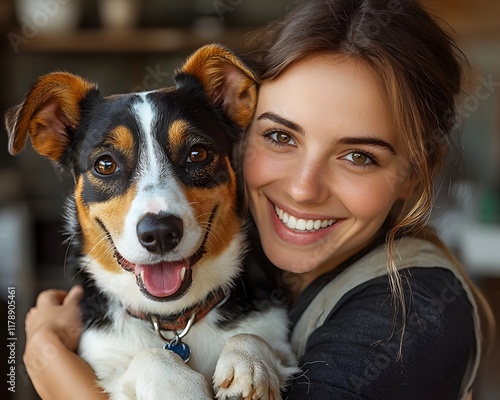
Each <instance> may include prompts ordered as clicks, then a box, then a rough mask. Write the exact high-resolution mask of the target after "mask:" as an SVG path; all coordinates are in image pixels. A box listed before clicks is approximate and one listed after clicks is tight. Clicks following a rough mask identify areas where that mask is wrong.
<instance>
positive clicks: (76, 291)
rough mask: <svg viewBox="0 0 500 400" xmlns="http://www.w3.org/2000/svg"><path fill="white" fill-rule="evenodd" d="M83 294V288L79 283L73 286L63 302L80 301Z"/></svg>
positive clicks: (74, 302) (73, 302)
mask: <svg viewBox="0 0 500 400" xmlns="http://www.w3.org/2000/svg"><path fill="white" fill-rule="evenodd" d="M82 296H83V288H82V287H81V286H80V285H75V286H73V287H72V288H71V289H70V291H69V292H68V294H67V296H66V297H65V298H64V300H63V304H76V305H78V304H79V303H80V300H81V299H82Z"/></svg>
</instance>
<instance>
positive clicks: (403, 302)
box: [25, 0, 491, 399]
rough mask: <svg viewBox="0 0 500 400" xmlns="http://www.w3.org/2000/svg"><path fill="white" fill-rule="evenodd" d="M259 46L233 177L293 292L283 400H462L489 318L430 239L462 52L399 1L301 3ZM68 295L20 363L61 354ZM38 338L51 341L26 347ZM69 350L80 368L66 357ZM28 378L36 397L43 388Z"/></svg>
mask: <svg viewBox="0 0 500 400" xmlns="http://www.w3.org/2000/svg"><path fill="white" fill-rule="evenodd" d="M259 40H260V42H261V43H262V45H258V46H257V47H256V48H257V50H256V51H255V52H254V53H253V54H254V55H255V56H256V58H257V62H258V65H259V70H260V76H261V85H260V89H259V100H258V105H257V110H256V113H255V116H254V119H253V122H252V124H251V126H250V128H249V130H248V132H247V135H246V138H245V140H244V141H243V162H242V173H243V177H244V180H245V183H246V187H245V189H246V194H247V197H248V203H249V207H250V211H251V213H252V217H253V220H254V222H255V226H256V228H257V231H258V234H259V236H260V241H261V244H262V247H263V250H264V252H265V254H266V256H267V257H268V258H269V260H270V261H271V262H272V263H273V264H274V265H275V266H277V267H278V269H279V270H280V271H281V274H280V278H281V279H280V282H281V283H282V285H283V287H284V288H285V289H286V290H287V291H288V292H289V293H290V319H291V322H292V334H291V341H292V345H293V347H294V349H295V351H296V352H297V354H298V355H299V358H300V367H301V369H302V374H301V375H300V376H297V377H296V378H295V379H294V380H293V382H291V385H290V386H289V387H288V388H287V391H286V394H285V395H284V397H285V398H288V399H362V398H363V399H367V398H369V399H422V398H425V399H459V398H464V397H465V396H467V393H469V392H470V388H471V385H472V383H473V379H474V376H475V373H476V370H477V366H478V363H479V358H480V353H481V350H482V336H483V334H482V333H481V332H484V334H486V333H487V332H488V329H489V328H488V324H489V321H491V317H490V314H489V308H488V306H487V304H486V303H485V302H484V300H483V298H482V297H481V295H480V293H479V292H478V290H477V289H476V288H475V287H474V285H473V284H472V282H471V281H470V279H468V278H467V276H466V275H465V273H464V272H463V270H462V268H461V267H460V265H459V264H458V262H457V261H456V259H455V258H454V257H453V256H452V255H451V253H450V252H449V251H448V250H447V249H446V248H445V247H444V245H443V244H442V243H441V242H440V241H439V239H438V238H437V236H436V235H435V233H434V231H433V230H432V229H431V228H430V227H429V226H427V220H428V216H429V213H430V210H431V207H432V200H433V196H432V186H433V182H434V179H435V177H436V175H437V173H438V171H439V167H440V166H441V164H442V163H443V162H444V161H445V155H446V150H447V144H448V140H449V139H448V138H449V136H450V135H451V134H452V133H453V132H452V130H453V128H454V125H455V116H454V101H455V97H456V96H457V95H458V94H459V92H460V83H461V82H460V81H461V67H460V53H459V52H458V51H457V49H456V47H455V45H454V43H453V41H452V40H451V38H450V37H449V36H448V35H447V34H446V33H445V32H443V31H442V30H441V28H439V27H438V25H437V24H436V23H435V22H434V20H433V19H432V18H431V17H430V16H429V15H428V14H426V13H425V12H424V11H423V10H422V9H421V7H420V6H419V5H418V4H417V3H416V2H413V1H409V0H405V1H401V2H399V1H397V0H394V1H387V0H384V1H382V0H329V1H326V0H322V1H320V0H318V1H308V2H305V3H304V4H303V5H302V6H299V7H298V8H297V9H296V10H295V11H294V12H292V13H291V14H290V15H289V16H288V17H287V18H286V19H285V20H284V21H282V22H279V23H277V24H275V25H274V26H272V27H270V28H268V29H267V30H266V34H262V35H259ZM78 296H79V294H78V292H77V291H73V292H70V294H69V295H68V297H66V299H65V300H62V299H63V298H64V295H63V294H61V293H60V292H49V293H43V294H42V295H41V297H40V300H39V303H37V307H36V309H35V311H34V313H32V315H30V316H28V318H27V336H28V345H27V348H26V353H25V360H26V361H27V364H28V362H29V360H30V359H33V357H35V355H36V351H37V350H36V348H39V346H40V344H46V343H47V341H48V340H49V339H50V340H53V341H55V343H57V345H58V346H59V347H60V348H61V349H62V350H61V351H64V349H65V348H64V346H63V345H62V344H61V337H62V336H64V335H62V334H61V332H62V331H65V330H64V329H62V330H61V326H67V324H68V323H69V322H70V321H73V319H74V318H75V317H74V316H75V315H76V314H77V312H76V304H77V300H78ZM68 299H69V300H68ZM61 311H62V312H65V313H67V314H66V315H67V316H66V317H65V316H64V315H61ZM51 312H55V313H57V314H58V316H57V319H56V318H52V319H51V318H50V317H45V315H46V314H47V313H51ZM33 314H34V315H33ZM37 324H41V325H42V326H44V327H45V328H44V329H41V331H42V332H48V333H46V334H38V333H37V334H36V335H35V334H34V333H33V332H35V330H34V328H33V326H35V325H37ZM480 325H482V326H483V327H482V330H481V326H480ZM58 333H59V335H58ZM72 337H73V339H74V337H75V336H74V335H73V336H72ZM76 337H77V335H76ZM35 344H36V346H35ZM67 348H68V349H69V350H70V351H68V353H69V354H70V355H69V357H74V355H72V354H73V353H71V351H72V350H74V349H75V348H76V342H75V341H74V340H73V341H70V342H68V343H67ZM65 362H66V361H62V364H63V365H64V363H65ZM74 362H75V363H80V362H81V360H74ZM85 367H86V366H85V365H83V366H82V368H85ZM86 373H87V374H88V375H86V376H90V377H91V376H92V373H91V371H88V369H87V370H86ZM32 379H33V380H34V383H35V386H36V387H37V388H38V390H39V391H40V393H43V390H45V387H46V386H47V385H48V383H44V382H43V379H42V377H33V376H32ZM82 379H83V378H82ZM85 379H86V378H85ZM45 382H47V381H45ZM52 395H54V394H52ZM89 396H90V394H89ZM94 398H96V397H94Z"/></svg>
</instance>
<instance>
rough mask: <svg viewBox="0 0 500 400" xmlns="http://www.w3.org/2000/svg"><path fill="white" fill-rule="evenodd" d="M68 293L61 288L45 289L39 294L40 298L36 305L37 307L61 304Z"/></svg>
mask: <svg viewBox="0 0 500 400" xmlns="http://www.w3.org/2000/svg"><path fill="white" fill-rule="evenodd" d="M67 294H68V292H67V291H65V290H60V289H48V290H44V291H43V292H40V294H39V295H38V298H37V299H36V305H37V307H40V306H42V307H43V306H45V305H54V306H58V305H61V304H62V302H63V300H64V298H65V297H66V295H67Z"/></svg>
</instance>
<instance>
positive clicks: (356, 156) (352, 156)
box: [344, 151, 377, 166]
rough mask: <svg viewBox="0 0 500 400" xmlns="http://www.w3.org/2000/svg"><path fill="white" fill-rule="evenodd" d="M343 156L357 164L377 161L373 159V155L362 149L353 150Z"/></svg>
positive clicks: (372, 163) (366, 164)
mask: <svg viewBox="0 0 500 400" xmlns="http://www.w3.org/2000/svg"><path fill="white" fill-rule="evenodd" d="M344 158H345V159H346V160H348V161H350V162H351V163H352V164H354V165H357V166H368V165H374V164H377V162H376V161H375V160H374V157H372V156H370V155H368V154H366V153H365V152H362V151H353V152H351V153H349V154H347V155H346V156H345V157H344Z"/></svg>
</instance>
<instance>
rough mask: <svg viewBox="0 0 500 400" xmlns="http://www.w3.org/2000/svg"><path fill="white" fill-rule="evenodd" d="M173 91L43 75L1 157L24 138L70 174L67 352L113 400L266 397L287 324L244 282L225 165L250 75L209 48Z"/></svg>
mask: <svg viewBox="0 0 500 400" xmlns="http://www.w3.org/2000/svg"><path fill="white" fill-rule="evenodd" d="M175 82H176V87H175V88H166V89H161V90H155V91H151V92H144V93H130V94H123V95H114V96H109V97H102V96H101V94H100V93H99V90H98V88H97V86H96V85H94V84H93V83H90V82H88V81H86V80H84V79H83V78H81V77H78V76H75V75H72V74H68V73H51V74H48V75H44V76H42V77H40V78H39V80H38V81H37V82H36V83H35V84H34V85H33V86H32V88H31V90H30V91H29V93H28V94H27V96H26V98H25V99H24V101H23V102H22V104H21V105H19V106H18V107H15V108H13V109H12V110H10V111H9V112H8V114H7V116H6V124H7V130H8V133H9V150H10V152H11V153H12V154H17V153H18V152H20V151H21V150H22V149H23V148H24V146H25V144H26V141H27V138H28V137H29V138H30V139H31V143H32V145H33V147H34V149H35V150H36V151H37V152H38V153H40V154H41V155H43V156H46V157H48V158H49V159H50V160H51V161H53V162H54V163H55V164H56V165H57V166H59V167H61V168H63V169H64V170H66V171H69V172H70V173H72V174H73V175H74V177H75V191H74V196H72V198H71V199H70V201H69V205H68V211H67V214H68V217H69V230H70V234H71V246H73V247H74V248H76V251H77V257H76V260H77V268H78V270H79V271H80V275H81V276H82V277H83V278H84V287H85V294H84V299H83V301H82V314H83V319H84V324H85V331H84V333H83V335H82V338H81V343H80V347H79V352H80V354H81V356H82V357H83V358H84V359H85V360H86V361H87V362H88V363H89V364H90V366H91V367H92V368H93V370H94V371H95V373H96V375H97V377H98V381H99V382H98V383H99V385H101V386H102V388H103V390H104V391H105V392H106V393H108V394H109V395H110V397H111V398H112V399H136V398H137V399H182V400H193V399H213V398H214V395H216V396H217V397H218V398H221V399H226V398H242V397H243V398H252V399H277V398H279V397H280V387H281V386H282V385H284V384H285V382H286V381H287V380H288V379H289V378H290V377H291V375H292V374H293V373H295V372H296V369H295V367H294V357H293V355H292V353H291V351H290V347H289V346H288V344H287V322H286V320H287V318H286V313H285V311H284V309H280V308H277V307H271V306H270V304H271V302H267V303H266V302H265V301H264V300H263V299H259V298H257V297H255V296H254V291H253V290H254V289H253V288H252V287H251V286H248V284H247V283H246V282H245V278H244V277H245V272H244V271H243V267H242V265H243V256H244V253H245V246H246V245H245V235H244V233H243V231H244V229H243V225H244V223H243V221H242V217H241V213H240V212H239V209H238V199H237V180H236V174H235V172H234V169H233V162H232V158H231V157H232V153H233V147H234V144H235V142H236V141H237V139H238V137H239V136H240V135H241V133H242V132H243V130H244V129H245V128H246V127H247V125H248V124H249V123H250V120H251V118H252V115H253V112H254V107H255V103H256V90H257V89H256V82H255V78H254V75H253V73H252V72H251V71H250V70H249V69H248V67H247V66H246V65H245V64H244V63H243V62H242V60H241V59H240V58H239V57H237V56H236V55H235V54H234V53H232V52H231V51H229V50H227V49H225V48H223V47H221V46H219V45H208V46H205V47H203V48H201V49H200V50H198V51H197V52H195V53H194V54H193V55H192V56H191V57H189V58H188V60H187V61H186V62H185V64H184V65H183V67H182V68H181V69H180V70H178V71H177V72H176V74H175Z"/></svg>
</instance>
